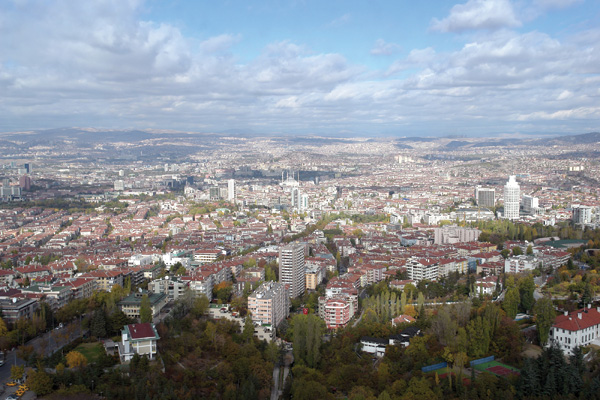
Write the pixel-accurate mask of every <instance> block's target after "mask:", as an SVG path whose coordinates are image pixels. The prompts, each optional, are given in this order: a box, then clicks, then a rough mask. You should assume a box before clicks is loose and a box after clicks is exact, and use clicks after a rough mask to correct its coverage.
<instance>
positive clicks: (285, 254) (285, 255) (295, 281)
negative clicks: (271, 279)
mask: <svg viewBox="0 0 600 400" xmlns="http://www.w3.org/2000/svg"><path fill="white" fill-rule="evenodd" d="M279 282H280V283H283V284H285V285H289V290H290V291H289V295H290V297H292V298H294V297H298V296H302V294H304V289H305V288H306V265H305V263H304V244H302V243H293V244H289V245H287V246H285V247H282V248H281V250H279Z"/></svg>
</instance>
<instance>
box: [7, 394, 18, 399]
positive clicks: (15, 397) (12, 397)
mask: <svg viewBox="0 0 600 400" xmlns="http://www.w3.org/2000/svg"><path fill="white" fill-rule="evenodd" d="M18 399H19V398H18V397H17V396H15V395H14V394H9V395H8V397H7V398H6V400H18Z"/></svg>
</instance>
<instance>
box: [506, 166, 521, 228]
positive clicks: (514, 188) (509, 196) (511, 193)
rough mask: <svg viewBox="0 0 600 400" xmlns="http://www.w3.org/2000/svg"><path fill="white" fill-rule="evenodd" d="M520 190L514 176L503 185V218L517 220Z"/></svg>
mask: <svg viewBox="0 0 600 400" xmlns="http://www.w3.org/2000/svg"><path fill="white" fill-rule="evenodd" d="M520 197H521V188H520V186H519V184H518V183H517V180H516V178H515V176H514V175H511V176H510V177H509V178H508V182H506V185H504V218H506V219H519V204H520V202H521V201H520Z"/></svg>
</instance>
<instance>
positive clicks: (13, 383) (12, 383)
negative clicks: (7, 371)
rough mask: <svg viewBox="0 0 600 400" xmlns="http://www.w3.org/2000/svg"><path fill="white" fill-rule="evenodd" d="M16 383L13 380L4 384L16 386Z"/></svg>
mask: <svg viewBox="0 0 600 400" xmlns="http://www.w3.org/2000/svg"><path fill="white" fill-rule="evenodd" d="M17 385H18V383H17V382H15V381H12V382H8V383H7V384H6V386H17Z"/></svg>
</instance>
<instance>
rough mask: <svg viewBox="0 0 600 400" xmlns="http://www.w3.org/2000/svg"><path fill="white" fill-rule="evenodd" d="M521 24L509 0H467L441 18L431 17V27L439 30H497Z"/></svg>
mask: <svg viewBox="0 0 600 400" xmlns="http://www.w3.org/2000/svg"><path fill="white" fill-rule="evenodd" d="M517 26H521V22H520V21H519V20H518V19H517V17H516V16H515V12H514V10H513V7H512V5H511V3H510V2H509V0H469V1H467V2H466V3H465V4H457V5H455V6H454V7H452V9H451V10H450V15H449V16H448V17H446V18H444V19H442V20H438V19H435V18H434V19H433V21H432V23H431V29H433V30H436V31H441V32H464V31H468V30H480V29H484V30H490V31H493V30H497V29H501V28H513V27H517Z"/></svg>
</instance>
